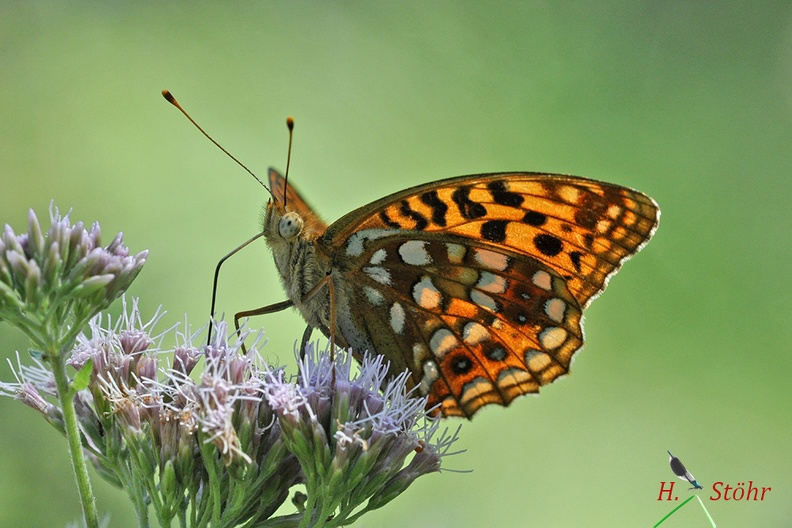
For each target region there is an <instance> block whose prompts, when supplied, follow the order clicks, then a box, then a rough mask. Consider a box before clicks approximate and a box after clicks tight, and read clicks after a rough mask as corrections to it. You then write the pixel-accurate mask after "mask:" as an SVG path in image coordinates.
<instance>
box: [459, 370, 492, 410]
mask: <svg viewBox="0 0 792 528" xmlns="http://www.w3.org/2000/svg"><path fill="white" fill-rule="evenodd" d="M494 391H495V386H494V385H493V384H492V382H491V381H489V380H487V379H484V378H481V377H476V378H473V380H472V381H470V382H468V383H465V385H464V386H463V387H462V394H460V395H459V404H460V405H461V406H462V407H464V406H466V405H468V404H469V403H470V402H472V401H474V400H476V399H477V398H480V397H481V396H483V395H485V394H487V393H488V392H494Z"/></svg>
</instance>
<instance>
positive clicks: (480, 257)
mask: <svg viewBox="0 0 792 528" xmlns="http://www.w3.org/2000/svg"><path fill="white" fill-rule="evenodd" d="M473 256H474V258H475V259H476V262H478V263H479V264H481V265H482V266H484V267H485V268H489V269H492V270H496V271H505V270H506V268H508V267H509V257H507V256H506V255H504V254H503V253H496V252H495V251H490V250H488V249H476V250H475V253H474V254H473Z"/></svg>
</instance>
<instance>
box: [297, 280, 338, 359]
mask: <svg viewBox="0 0 792 528" xmlns="http://www.w3.org/2000/svg"><path fill="white" fill-rule="evenodd" d="M325 286H327V289H328V290H329V292H330V325H329V326H330V360H331V361H332V359H333V358H334V356H335V320H336V319H335V286H334V285H333V279H332V278H331V277H330V274H329V273H328V274H327V275H325V277H324V279H322V280H320V281H319V282H317V283H316V284H315V285H314V287H313V288H311V289H310V290H309V291H308V293H306V294H305V295H303V298H302V299H301V301H302V302H303V303H304V304H307V303H308V301H310V300H311V299H312V298H313V297H314V296H316V294H317V293H319V292H320V291H321V290H322V288H323V287H325Z"/></svg>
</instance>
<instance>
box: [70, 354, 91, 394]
mask: <svg viewBox="0 0 792 528" xmlns="http://www.w3.org/2000/svg"><path fill="white" fill-rule="evenodd" d="M91 372H93V358H91V359H89V360H88V361H86V362H85V365H83V366H82V368H81V369H80V370H79V372H77V375H76V376H74V381H73V382H72V387H73V388H74V391H75V392H79V391H81V390H83V389H84V388H86V387H87V386H88V382H89V381H91Z"/></svg>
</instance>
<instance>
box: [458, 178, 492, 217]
mask: <svg viewBox="0 0 792 528" xmlns="http://www.w3.org/2000/svg"><path fill="white" fill-rule="evenodd" d="M451 199H452V200H453V201H454V203H455V204H456V206H457V208H458V209H459V213H460V214H461V215H462V216H463V217H464V218H466V219H467V220H473V219H476V218H481V217H482V216H485V215H486V214H487V209H486V208H485V207H484V206H483V205H481V204H480V203H476V202H474V201H473V200H471V199H470V187H466V186H462V187H457V188H456V190H455V191H454V192H453V193H452V194H451Z"/></svg>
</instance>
